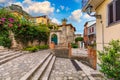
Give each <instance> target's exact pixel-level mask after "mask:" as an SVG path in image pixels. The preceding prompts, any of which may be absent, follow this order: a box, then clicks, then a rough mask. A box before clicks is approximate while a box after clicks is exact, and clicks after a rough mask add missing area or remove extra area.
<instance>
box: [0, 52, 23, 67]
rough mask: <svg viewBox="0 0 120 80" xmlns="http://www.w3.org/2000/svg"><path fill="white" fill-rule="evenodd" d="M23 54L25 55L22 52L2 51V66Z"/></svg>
mask: <svg viewBox="0 0 120 80" xmlns="http://www.w3.org/2000/svg"><path fill="white" fill-rule="evenodd" d="M23 54H24V53H23V52H21V51H13V50H1V51H0V65H1V64H4V63H6V62H8V61H10V60H12V59H14V58H16V57H19V56H21V55H23Z"/></svg>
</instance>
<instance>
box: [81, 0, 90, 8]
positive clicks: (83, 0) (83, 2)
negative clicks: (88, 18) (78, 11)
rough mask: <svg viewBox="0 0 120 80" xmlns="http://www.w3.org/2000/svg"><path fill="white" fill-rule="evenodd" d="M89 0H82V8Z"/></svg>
mask: <svg viewBox="0 0 120 80" xmlns="http://www.w3.org/2000/svg"><path fill="white" fill-rule="evenodd" d="M88 1H89V0H82V8H84V7H85V6H86V4H87V3H88Z"/></svg>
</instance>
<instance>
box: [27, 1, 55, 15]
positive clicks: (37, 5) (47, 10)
mask: <svg viewBox="0 0 120 80" xmlns="http://www.w3.org/2000/svg"><path fill="white" fill-rule="evenodd" d="M25 10H27V12H29V13H34V14H46V15H49V14H51V13H53V12H54V7H51V3H50V2H48V1H44V2H33V3H32V4H31V5H29V6H28V7H26V8H25Z"/></svg>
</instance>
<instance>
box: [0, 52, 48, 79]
mask: <svg viewBox="0 0 120 80" xmlns="http://www.w3.org/2000/svg"><path fill="white" fill-rule="evenodd" d="M48 52H49V50H45V51H39V52H36V53H28V54H25V55H23V56H20V57H18V58H15V59H13V60H11V61H9V62H7V63H5V64H2V65H0V80H20V78H21V77H22V76H23V75H24V74H26V73H27V72H28V71H29V70H31V69H32V68H34V67H35V66H36V64H37V63H38V62H39V61H41V60H42V59H43V57H45V56H46V55H47V54H48Z"/></svg>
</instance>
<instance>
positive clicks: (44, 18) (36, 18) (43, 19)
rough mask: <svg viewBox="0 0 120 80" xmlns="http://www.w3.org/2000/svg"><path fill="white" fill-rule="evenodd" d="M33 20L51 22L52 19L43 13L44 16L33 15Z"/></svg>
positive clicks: (35, 21) (41, 22) (43, 22)
mask: <svg viewBox="0 0 120 80" xmlns="http://www.w3.org/2000/svg"><path fill="white" fill-rule="evenodd" d="M31 21H32V22H34V23H36V24H49V22H50V19H49V18H48V16H47V15H43V16H37V17H32V18H31Z"/></svg>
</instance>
